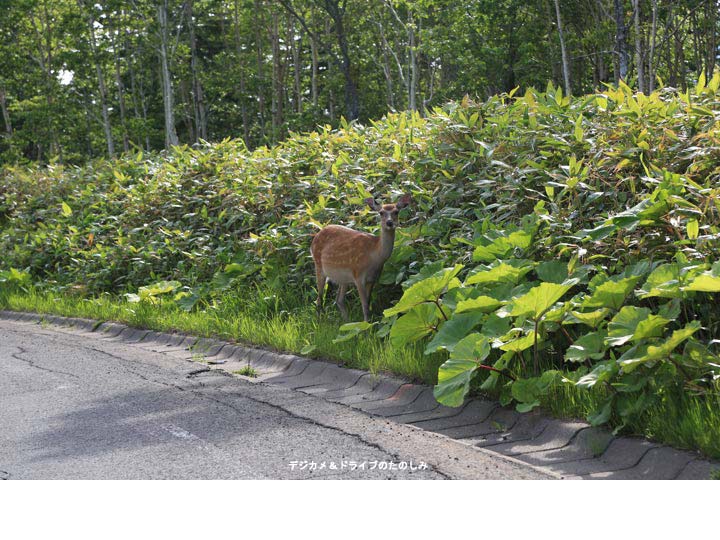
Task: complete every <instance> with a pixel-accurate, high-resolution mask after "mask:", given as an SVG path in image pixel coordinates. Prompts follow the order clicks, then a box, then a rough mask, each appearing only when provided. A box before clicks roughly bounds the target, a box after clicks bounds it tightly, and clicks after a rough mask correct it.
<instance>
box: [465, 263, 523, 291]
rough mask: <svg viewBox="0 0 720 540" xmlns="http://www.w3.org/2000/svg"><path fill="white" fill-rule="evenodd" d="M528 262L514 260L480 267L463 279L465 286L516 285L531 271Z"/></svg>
mask: <svg viewBox="0 0 720 540" xmlns="http://www.w3.org/2000/svg"><path fill="white" fill-rule="evenodd" d="M532 268H533V267H532V264H531V263H530V261H524V260H516V261H505V262H500V263H499V264H497V265H495V266H489V267H488V266H480V267H478V270H476V271H474V272H471V273H470V275H468V277H467V279H465V286H468V285H476V284H477V285H487V284H492V283H511V284H513V285H515V284H517V283H518V282H519V281H520V279H522V277H523V276H524V275H525V274H527V273H528V272H530V270H532Z"/></svg>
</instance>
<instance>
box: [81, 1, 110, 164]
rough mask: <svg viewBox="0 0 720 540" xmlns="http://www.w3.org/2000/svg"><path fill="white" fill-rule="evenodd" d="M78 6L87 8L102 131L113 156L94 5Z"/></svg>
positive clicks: (82, 3) (82, 4)
mask: <svg viewBox="0 0 720 540" xmlns="http://www.w3.org/2000/svg"><path fill="white" fill-rule="evenodd" d="M80 7H81V8H82V9H85V10H87V16H88V30H89V32H90V52H92V56H93V60H94V62H95V73H96V74H97V79H98V89H99V91H100V109H101V111H102V122H103V131H104V132H105V141H106V143H107V151H108V156H110V157H111V158H114V157H115V143H114V142H113V137H112V127H111V126H110V112H109V110H108V103H107V87H106V86H105V74H104V73H103V69H102V65H101V64H100V58H98V51H97V42H96V40H95V17H94V15H93V9H95V7H94V6H87V5H86V4H85V2H84V1H82V0H81V1H80Z"/></svg>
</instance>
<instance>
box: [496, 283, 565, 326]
mask: <svg viewBox="0 0 720 540" xmlns="http://www.w3.org/2000/svg"><path fill="white" fill-rule="evenodd" d="M575 283H576V282H575V281H574V280H570V281H568V282H566V283H563V284H558V283H541V284H540V285H538V286H537V287H533V288H532V289H530V291H528V293H527V294H525V295H523V296H521V297H520V298H516V299H515V300H514V301H513V304H512V310H511V311H510V315H512V316H513V317H520V316H523V315H525V316H528V317H530V318H531V319H533V320H538V319H540V318H541V317H542V316H543V314H544V313H545V312H546V311H547V310H548V309H550V308H551V307H552V306H554V305H555V303H556V302H557V301H558V300H560V298H561V297H562V296H563V295H564V294H565V293H566V292H568V291H569V290H570V289H571V288H572V286H573V285H575Z"/></svg>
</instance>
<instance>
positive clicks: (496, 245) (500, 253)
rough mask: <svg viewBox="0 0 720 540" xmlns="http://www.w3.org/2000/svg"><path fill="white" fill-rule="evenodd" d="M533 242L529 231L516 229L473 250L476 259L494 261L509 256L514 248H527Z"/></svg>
mask: <svg viewBox="0 0 720 540" xmlns="http://www.w3.org/2000/svg"><path fill="white" fill-rule="evenodd" d="M531 243H532V235H531V234H530V233H529V232H527V231H515V232H513V233H510V234H509V235H508V236H501V237H499V238H496V239H495V240H493V241H492V242H491V243H489V244H487V245H484V246H478V247H476V248H475V251H474V252H473V260H474V261H482V262H492V261H495V260H497V259H502V258H503V257H505V256H507V255H508V254H509V253H510V252H511V251H512V250H513V249H515V248H519V249H527V248H528V247H530V244H531Z"/></svg>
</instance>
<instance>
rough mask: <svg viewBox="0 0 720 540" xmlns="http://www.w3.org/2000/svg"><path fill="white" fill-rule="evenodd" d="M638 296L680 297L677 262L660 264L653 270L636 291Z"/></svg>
mask: <svg viewBox="0 0 720 540" xmlns="http://www.w3.org/2000/svg"><path fill="white" fill-rule="evenodd" d="M637 295H638V296H639V297H640V298H648V297H653V296H658V297H661V298H680V297H681V296H682V291H681V290H680V267H679V265H678V263H669V264H661V265H660V266H658V267H657V268H655V270H653V271H652V272H651V273H650V275H649V276H648V277H647V280H646V281H645V283H644V284H643V286H642V287H641V289H640V290H639V291H638V292H637Z"/></svg>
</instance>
